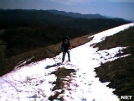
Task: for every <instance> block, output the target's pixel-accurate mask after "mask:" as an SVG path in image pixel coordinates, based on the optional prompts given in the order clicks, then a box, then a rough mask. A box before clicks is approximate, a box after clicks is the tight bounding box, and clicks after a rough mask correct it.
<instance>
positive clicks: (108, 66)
mask: <svg viewBox="0 0 134 101" xmlns="http://www.w3.org/2000/svg"><path fill="white" fill-rule="evenodd" d="M96 46H97V47H99V49H100V50H103V49H110V48H114V47H118V46H121V47H126V46H130V47H129V48H128V49H125V50H124V53H123V54H129V53H130V54H131V56H128V57H125V58H122V59H117V60H115V61H113V62H108V63H105V64H102V66H100V67H99V68H96V70H95V71H96V72H97V76H98V77H99V78H100V81H102V82H107V81H110V82H111V83H110V84H109V85H108V86H109V87H111V88H115V89H116V90H115V91H114V93H115V94H117V95H118V96H119V97H120V96H124V95H133V96H134V79H133V78H134V27H131V28H129V29H127V30H125V31H122V32H119V34H116V35H113V36H112V37H107V38H106V40H105V41H103V42H102V43H99V44H97V45H96ZM118 55H119V56H120V55H122V54H118ZM121 101H126V100H121ZM129 101H134V97H132V100H129Z"/></svg>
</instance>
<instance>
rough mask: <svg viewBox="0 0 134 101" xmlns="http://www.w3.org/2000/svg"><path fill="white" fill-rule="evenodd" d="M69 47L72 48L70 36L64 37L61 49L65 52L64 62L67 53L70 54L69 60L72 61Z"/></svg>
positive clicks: (63, 55)
mask: <svg viewBox="0 0 134 101" xmlns="http://www.w3.org/2000/svg"><path fill="white" fill-rule="evenodd" d="M69 49H71V45H70V41H69V38H68V37H64V38H63V39H62V44H61V51H62V52H63V54H62V63H63V62H64V60H65V55H66V53H67V54H68V61H69V62H70V61H71V60H70V51H69Z"/></svg>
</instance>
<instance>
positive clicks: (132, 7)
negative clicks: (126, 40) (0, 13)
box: [0, 0, 134, 20]
mask: <svg viewBox="0 0 134 101" xmlns="http://www.w3.org/2000/svg"><path fill="white" fill-rule="evenodd" d="M0 8H2V9H44V10H46V9H56V10H60V11H66V12H75V13H82V14H97V13H98V14H101V15H104V16H111V17H120V18H125V19H133V20H134V0H0Z"/></svg>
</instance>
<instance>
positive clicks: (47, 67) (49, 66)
mask: <svg viewBox="0 0 134 101" xmlns="http://www.w3.org/2000/svg"><path fill="white" fill-rule="evenodd" d="M59 65H61V63H60V62H59V63H55V64H53V65H47V66H46V67H45V69H49V68H51V67H55V66H59Z"/></svg>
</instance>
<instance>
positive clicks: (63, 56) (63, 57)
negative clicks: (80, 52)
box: [62, 50, 70, 62]
mask: <svg viewBox="0 0 134 101" xmlns="http://www.w3.org/2000/svg"><path fill="white" fill-rule="evenodd" d="M66 53H67V54H68V61H70V52H69V50H67V51H63V54H62V62H64V60H65V56H66Z"/></svg>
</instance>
